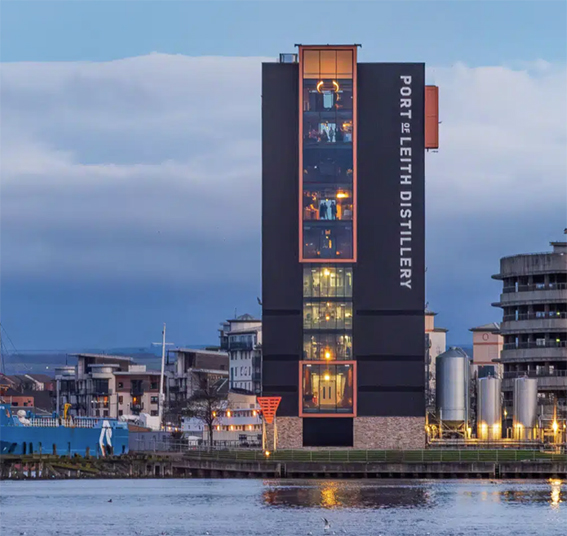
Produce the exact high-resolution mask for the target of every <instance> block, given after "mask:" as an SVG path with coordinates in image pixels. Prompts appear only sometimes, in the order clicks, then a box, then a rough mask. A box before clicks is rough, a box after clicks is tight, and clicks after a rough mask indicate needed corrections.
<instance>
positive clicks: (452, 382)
mask: <svg viewBox="0 0 567 536" xmlns="http://www.w3.org/2000/svg"><path fill="white" fill-rule="evenodd" d="M435 361H436V363H435V368H436V376H437V378H436V381H437V385H436V390H437V417H438V418H439V421H440V422H441V423H442V424H443V426H445V427H449V428H455V429H456V428H460V427H461V426H463V425H465V428H466V423H467V422H468V418H469V375H470V373H469V370H470V367H469V365H470V358H469V356H468V355H467V353H466V352H465V351H464V350H463V349H462V348H456V347H451V348H449V349H448V350H447V351H446V352H443V353H442V354H440V355H438V356H437V358H436V360H435Z"/></svg>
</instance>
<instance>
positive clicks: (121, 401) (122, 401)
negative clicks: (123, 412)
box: [118, 396, 124, 404]
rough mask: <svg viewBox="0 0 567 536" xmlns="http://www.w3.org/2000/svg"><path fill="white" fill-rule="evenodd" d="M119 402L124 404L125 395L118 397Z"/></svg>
mask: <svg viewBox="0 0 567 536" xmlns="http://www.w3.org/2000/svg"><path fill="white" fill-rule="evenodd" d="M118 403H119V404H123V403H124V397H123V396H119V397H118Z"/></svg>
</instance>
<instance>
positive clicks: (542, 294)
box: [493, 283, 567, 307]
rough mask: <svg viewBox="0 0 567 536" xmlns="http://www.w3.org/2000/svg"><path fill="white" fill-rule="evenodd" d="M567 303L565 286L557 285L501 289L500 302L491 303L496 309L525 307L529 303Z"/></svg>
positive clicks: (566, 288)
mask: <svg viewBox="0 0 567 536" xmlns="http://www.w3.org/2000/svg"><path fill="white" fill-rule="evenodd" d="M565 301H567V285H566V284H565V283H557V284H551V285H522V286H519V287H518V290H516V287H505V288H503V289H502V294H501V295H500V301H499V302H496V303H493V305H494V306H496V307H502V306H512V305H516V304H517V305H525V304H529V303H564V302H565Z"/></svg>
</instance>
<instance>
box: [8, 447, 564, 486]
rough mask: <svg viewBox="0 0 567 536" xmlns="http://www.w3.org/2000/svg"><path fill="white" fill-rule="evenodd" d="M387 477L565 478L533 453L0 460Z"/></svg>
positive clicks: (558, 461)
mask: <svg viewBox="0 0 567 536" xmlns="http://www.w3.org/2000/svg"><path fill="white" fill-rule="evenodd" d="M69 478H77V479H78V478H81V479H89V478H286V479H303V478H333V479H337V478H345V479H349V478H353V479H356V478H391V479H410V478H411V479H414V478H419V479H465V478H467V479H469V478H484V479H487V478H488V479H515V478H522V479H524V478H536V479H549V478H556V479H565V478H567V455H566V454H550V453H543V452H537V451H518V450H513V451H503V450H492V451H491V450H476V451H470V450H469V451H464V450H418V451H371V450H367V451H354V450H352V451H346V450H344V451H341V450H297V451H293V450H289V451H277V452H275V453H270V454H269V455H268V454H267V453H263V452H262V451H251V450H219V451H212V452H209V451H199V450H195V451H185V452H174V453H172V452H163V453H159V452H155V453H138V454H135V455H131V454H130V455H125V456H116V457H109V458H98V459H94V458H82V457H78V456H77V457H72V458H70V457H66V456H61V457H59V456H39V455H33V456H2V457H1V460H0V479H2V480H25V479H69Z"/></svg>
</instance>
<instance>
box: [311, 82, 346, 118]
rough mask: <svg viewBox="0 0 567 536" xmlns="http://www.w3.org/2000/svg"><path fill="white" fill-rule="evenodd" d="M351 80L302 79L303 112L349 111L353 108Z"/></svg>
mask: <svg viewBox="0 0 567 536" xmlns="http://www.w3.org/2000/svg"><path fill="white" fill-rule="evenodd" d="M353 102H354V100H353V92H352V80H335V79H334V78H328V79H318V78H316V79H314V80H313V79H311V80H307V79H304V80H303V111H304V112H330V111H335V112H336V111H339V112H349V113H350V116H351V117H352V110H353Z"/></svg>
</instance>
